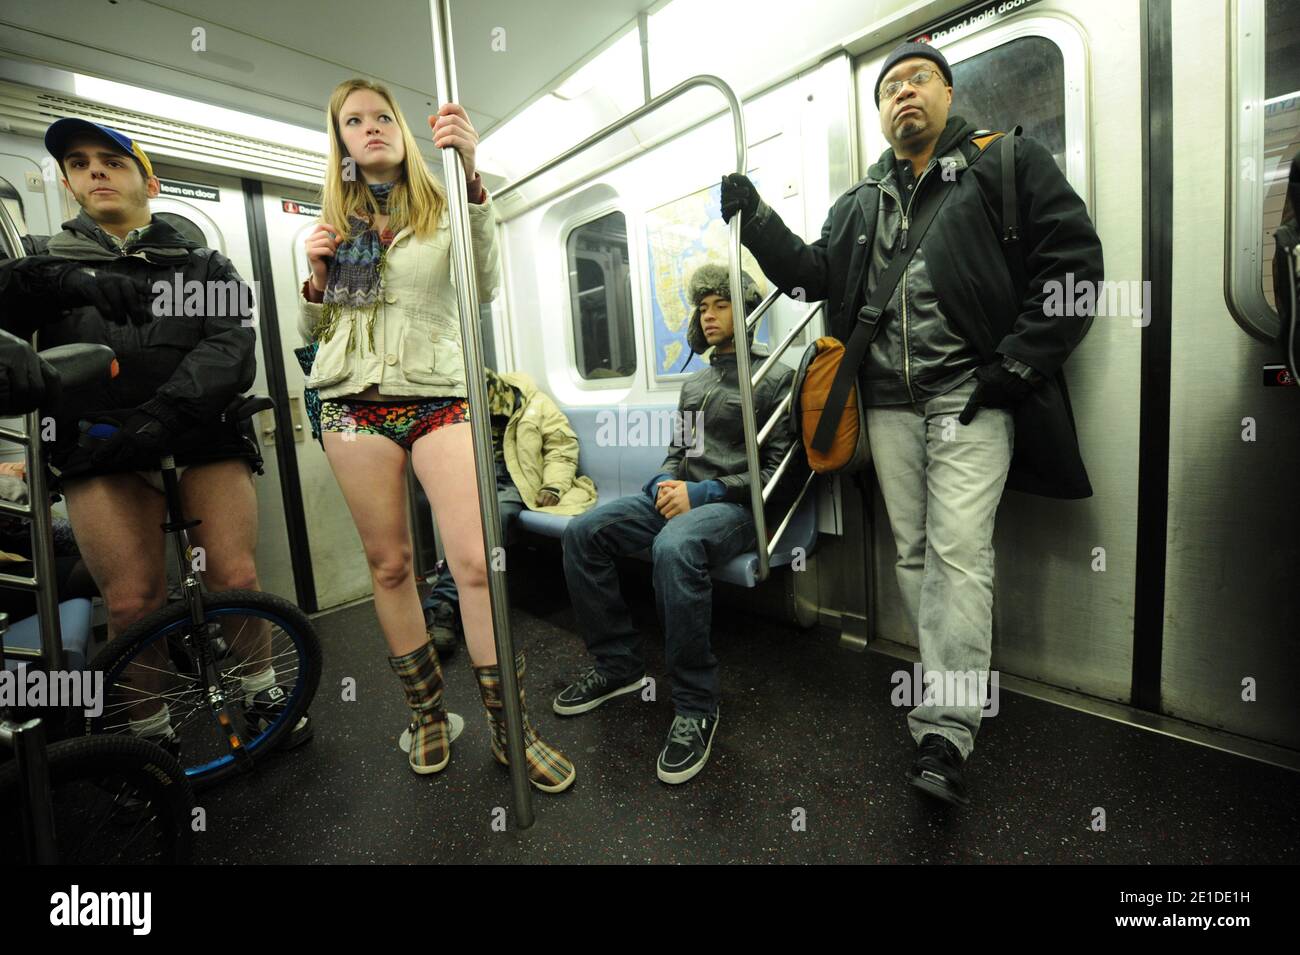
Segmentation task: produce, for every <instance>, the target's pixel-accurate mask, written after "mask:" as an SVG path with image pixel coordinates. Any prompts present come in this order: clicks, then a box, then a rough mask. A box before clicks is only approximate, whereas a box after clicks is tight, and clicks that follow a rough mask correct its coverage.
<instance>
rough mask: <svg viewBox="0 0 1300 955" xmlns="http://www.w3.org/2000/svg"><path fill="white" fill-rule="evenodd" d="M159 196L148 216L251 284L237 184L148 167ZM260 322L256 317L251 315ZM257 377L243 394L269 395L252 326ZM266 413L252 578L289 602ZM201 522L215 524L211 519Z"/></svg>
mask: <svg viewBox="0 0 1300 955" xmlns="http://www.w3.org/2000/svg"><path fill="white" fill-rule="evenodd" d="M154 172H155V173H156V174H157V175H158V178H159V180H160V181H161V182H162V188H163V194H162V195H161V196H159V197H158V198H157V199H154V200H152V201H151V202H150V207H151V209H152V211H153V214H154V215H156V216H158V217H159V218H161V219H164V220H166V221H167V222H169V223H170V224H171V225H173V226H174V227H176V228H177V229H178V230H179V231H180V232H181V234H183V235H185V236H187V237H189V238H191V239H193V240H194V241H195V242H200V243H202V244H203V245H206V246H208V247H209V248H212V249H216V250H217V251H218V252H220V253H221V254H222V255H224V256H226V257H227V258H228V259H230V261H231V262H232V263H233V264H234V266H235V270H236V271H237V272H238V273H239V275H240V277H241V278H243V279H244V280H245V281H246V282H252V281H253V280H254V272H253V260H252V254H251V251H250V245H249V241H248V224H247V218H246V216H245V211H244V192H243V189H242V188H241V186H240V183H239V180H237V179H233V178H229V177H226V176H219V175H214V174H212V173H208V172H193V171H190V170H186V169H178V168H175V167H169V166H165V165H161V164H157V163H155V164H154ZM257 317H258V318H259V319H260V314H259V315H258V316H257ZM258 338H259V341H258V347H257V349H256V355H257V377H256V379H255V380H254V382H253V386H252V388H251V389H249V391H248V392H246V393H247V394H262V395H266V394H272V392H271V390H270V388H269V387H268V385H267V376H266V370H265V368H264V364H265V362H264V360H263V355H262V347H261V340H260V339H261V329H260V325H259V327H258ZM270 422H271V417H270V412H262V413H261V414H259V415H257V417H256V418H255V419H254V426H255V428H256V433H257V438H258V446H259V448H260V450H261V452H262V460H263V464H262V468H263V470H264V472H265V473H264V474H262V475H261V476H254V487H255V488H256V490H257V519H258V534H257V575H258V579H259V582H260V584H261V588H262V590H263V591H266V592H267V593H273V594H278V595H280V596H281V597H285V598H286V599H288V600H293V599H294V580H293V565H292V562H291V560H290V552H289V538H288V534H287V532H286V525H285V517H284V507H283V505H282V503H281V497H280V480H279V478H280V474H279V462H278V460H277V458H276V452H275V445H274V443H273V436H274V431H273V430H271V431H268V430H267V429H268V427H269V426H270ZM205 519H207V520H217V519H219V517H218V516H217V515H213V516H211V517H206V516H205Z"/></svg>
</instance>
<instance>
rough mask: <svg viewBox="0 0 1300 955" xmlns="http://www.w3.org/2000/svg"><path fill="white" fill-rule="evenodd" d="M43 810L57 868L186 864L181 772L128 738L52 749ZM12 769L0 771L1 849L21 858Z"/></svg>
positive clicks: (188, 835) (82, 740)
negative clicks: (47, 810)
mask: <svg viewBox="0 0 1300 955" xmlns="http://www.w3.org/2000/svg"><path fill="white" fill-rule="evenodd" d="M46 752H47V755H48V759H49V767H50V803H51V806H52V808H53V810H54V816H53V818H54V839H55V845H56V847H57V850H58V854H59V864H61V865H178V864H183V863H186V862H189V861H190V852H191V850H192V848H193V833H192V831H191V828H190V814H191V813H192V812H193V810H194V792H193V790H192V789H191V788H190V784H189V780H187V779H186V778H185V773H184V772H183V771H182V770H181V767H180V764H179V763H178V762H176V760H175V759H173V758H172V757H171V755H169V754H168V753H167V752H166V751H165V750H163V749H161V748H160V747H158V746H155V745H154V744H153V743H149V742H146V741H145V740H142V739H135V738H133V737H129V736H78V737H76V738H75V739H69V740H64V741H62V742H60V743H54V744H52V745H51V746H50V747H49V749H48V750H47V751H46ZM18 798H19V779H18V767H17V764H16V763H15V762H13V761H10V762H8V763H6V764H4V765H3V766H0V846H5V847H6V852H10V851H11V852H12V853H13V855H14V856H15V857H17V856H19V855H20V854H21V852H22V849H21V847H22V845H23V834H22V833H21V832H20V831H19V825H20V814H19V811H18Z"/></svg>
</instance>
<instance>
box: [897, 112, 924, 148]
mask: <svg viewBox="0 0 1300 955" xmlns="http://www.w3.org/2000/svg"><path fill="white" fill-rule="evenodd" d="M925 128H926V121H925V118H924V117H916V116H909V117H907V119H905V120H903V122H902V124H901V125H900V126H899V127H898V140H899V142H906V141H907V140H909V139H911V138H912V137H913V136H916V135H918V134H920V133H923V132H925Z"/></svg>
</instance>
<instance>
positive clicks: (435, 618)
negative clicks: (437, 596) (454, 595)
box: [424, 601, 456, 659]
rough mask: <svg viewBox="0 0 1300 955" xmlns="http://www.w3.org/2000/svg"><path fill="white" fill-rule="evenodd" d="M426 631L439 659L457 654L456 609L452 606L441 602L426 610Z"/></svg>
mask: <svg viewBox="0 0 1300 955" xmlns="http://www.w3.org/2000/svg"><path fill="white" fill-rule="evenodd" d="M424 629H425V632H426V633H428V635H429V641H430V642H431V643H432V644H433V648H434V649H435V650H437V651H438V658H439V659H442V658H445V657H449V656H451V655H452V654H453V653H455V652H456V608H455V607H453V606H452V605H451V604H449V603H443V602H442V601H439V602H438V603H435V604H434V605H433V606H432V607H430V608H428V609H427V610H425V611H424Z"/></svg>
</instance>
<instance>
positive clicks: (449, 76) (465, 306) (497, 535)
mask: <svg viewBox="0 0 1300 955" xmlns="http://www.w3.org/2000/svg"><path fill="white" fill-rule="evenodd" d="M429 7H430V9H429V19H430V20H431V21H432V24H433V60H434V68H435V70H436V73H437V75H436V77H435V82H436V87H435V89H436V92H437V95H438V104H439V106H440V107H441V105H442V104H444V103H455V102H458V101H459V96H458V94H457V92H456V63H455V60H454V59H453V56H452V37H451V0H429ZM442 170H443V175H444V177H445V178H446V181H447V204H448V206H449V209H448V215H449V216H450V224H451V268H452V277H453V278H454V279H455V282H456V290H457V293H458V294H457V300H458V303H459V306H460V334H461V342H462V344H463V347H464V351H465V385H466V389H467V391H468V393H469V394H468V397H469V408H470V415H469V417H470V429H471V431H472V433H473V436H474V469H475V471H476V473H477V477H478V496H479V513H480V515H482V519H483V551H484V554H485V555H486V558H487V577H488V596H489V598H490V600H491V604H492V632H493V635H494V637H495V639H496V650H497V663H498V668H499V669H500V671H501V691H502V693H503V694H504V695H505V717H506V755H507V757H508V758H509V760H510V782H511V786H512V789H513V790H514V809H515V824H516V825H517V826H518V827H519V828H520V829H527V828H528V827H529V826H531V825H532V824H533V799H532V792H531V790H530V789H529V787H528V765H527V762H526V759H525V756H524V729H523V707H521V706H520V705H519V680H518V678H517V676H516V673H515V665H514V661H515V649H514V641H513V640H512V639H511V635H510V605H509V594H508V592H507V590H506V578H505V572H504V571H498V570H496V569H495V567H494V564H495V563H496V561H495V560H494V555H496V554H499V553H501V551H500V549H499V548H500V547H501V517H500V512H499V509H498V507H497V487H496V467H495V464H494V458H493V453H492V427H491V421H490V420H489V419H490V416H489V414H488V411H487V408H488V399H487V384H486V383H485V381H484V376H483V358H482V354H483V343H482V340H481V336H480V333H479V318H478V285H477V282H476V280H475V272H474V262H473V259H472V249H471V246H470V228H469V200H468V195H467V192H466V184H465V171H464V167H463V166H462V164H461V159H460V154H459V153H458V152H456V150H455V149H452V148H447V149H444V150H443V152H442Z"/></svg>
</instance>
